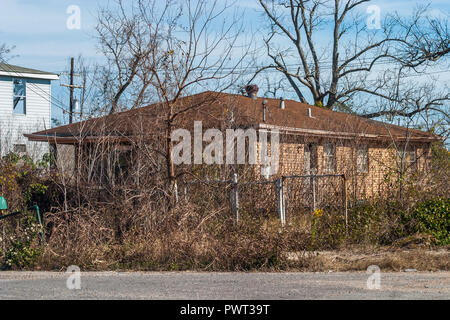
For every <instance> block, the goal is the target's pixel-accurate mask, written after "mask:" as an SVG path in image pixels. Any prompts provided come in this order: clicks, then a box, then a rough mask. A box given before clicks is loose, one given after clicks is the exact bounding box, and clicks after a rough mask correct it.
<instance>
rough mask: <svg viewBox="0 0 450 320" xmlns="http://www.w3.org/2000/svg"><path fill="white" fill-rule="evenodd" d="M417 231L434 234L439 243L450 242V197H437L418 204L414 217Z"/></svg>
mask: <svg viewBox="0 0 450 320" xmlns="http://www.w3.org/2000/svg"><path fill="white" fill-rule="evenodd" d="M411 218H412V219H413V220H414V223H415V231H416V232H423V233H427V234H430V235H432V236H433V237H434V238H435V243H436V244H437V245H449V244H450V198H437V199H432V200H428V201H425V202H423V203H420V204H419V205H417V207H416V209H415V210H414V212H413V214H412V217H411Z"/></svg>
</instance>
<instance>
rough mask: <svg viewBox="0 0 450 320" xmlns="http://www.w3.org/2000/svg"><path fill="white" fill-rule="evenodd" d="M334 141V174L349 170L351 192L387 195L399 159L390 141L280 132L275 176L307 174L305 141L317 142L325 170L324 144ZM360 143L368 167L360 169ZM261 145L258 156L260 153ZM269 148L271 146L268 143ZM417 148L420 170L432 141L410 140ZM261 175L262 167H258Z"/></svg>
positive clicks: (320, 168) (320, 169) (320, 163)
mask: <svg viewBox="0 0 450 320" xmlns="http://www.w3.org/2000/svg"><path fill="white" fill-rule="evenodd" d="M325 143H333V144H334V145H335V146H336V148H335V150H336V164H335V172H334V173H335V174H346V175H347V178H348V188H349V189H348V191H349V196H351V197H353V198H370V197H380V196H381V197H383V196H388V194H387V190H388V189H389V187H390V186H392V185H393V184H394V183H395V180H396V179H397V174H396V173H398V169H399V165H400V159H399V158H398V156H397V152H396V149H395V147H394V146H393V145H392V144H391V143H387V142H386V143H380V142H376V141H356V140H329V139H323V138H308V137H304V136H296V135H280V156H279V160H280V163H279V170H278V173H277V175H276V177H279V176H289V175H307V174H308V172H306V170H305V167H304V165H305V157H304V155H305V145H306V144H315V145H317V162H318V163H317V164H318V171H317V174H325V173H329V172H325V171H324V156H323V146H324V144H325ZM361 144H364V145H367V147H368V171H367V172H358V171H357V160H356V159H357V147H358V146H359V145H361ZM260 147H261V146H260V145H259V146H258V148H257V150H258V159H259V153H260ZM269 148H270V147H269ZM410 148H414V149H415V150H416V158H417V170H418V171H419V172H420V171H422V170H425V169H426V168H427V166H428V165H429V162H430V160H431V150H430V145H429V144H415V145H413V144H411V145H410ZM256 171H257V172H256V174H257V175H259V174H260V173H259V172H260V169H259V168H258V169H257V170H256Z"/></svg>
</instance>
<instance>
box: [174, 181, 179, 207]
mask: <svg viewBox="0 0 450 320" xmlns="http://www.w3.org/2000/svg"><path fill="white" fill-rule="evenodd" d="M173 193H174V194H175V203H178V183H177V180H175V182H174V184H173Z"/></svg>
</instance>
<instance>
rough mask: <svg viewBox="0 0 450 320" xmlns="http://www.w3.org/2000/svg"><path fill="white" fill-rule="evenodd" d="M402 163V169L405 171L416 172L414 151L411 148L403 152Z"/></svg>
mask: <svg viewBox="0 0 450 320" xmlns="http://www.w3.org/2000/svg"><path fill="white" fill-rule="evenodd" d="M402 161H403V168H404V169H405V170H416V169H417V157H416V149H415V148H413V147H409V148H408V149H406V150H403V151H402Z"/></svg>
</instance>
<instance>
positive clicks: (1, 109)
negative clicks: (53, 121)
mask: <svg viewBox="0 0 450 320" xmlns="http://www.w3.org/2000/svg"><path fill="white" fill-rule="evenodd" d="M26 80H27V88H26V114H25V115H18V114H13V78H12V77H6V76H0V155H1V156H4V155H5V154H7V153H8V152H10V151H12V149H13V146H14V145H15V144H26V145H27V151H28V154H29V155H30V156H32V157H33V158H34V159H35V160H37V159H40V158H41V157H42V155H43V154H45V153H46V152H48V151H49V148H48V144H47V143H43V142H28V139H26V138H25V137H24V136H23V134H25V133H33V132H36V131H40V130H45V129H49V128H50V118H51V102H50V101H51V98H50V97H51V86H50V80H40V79H26Z"/></svg>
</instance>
